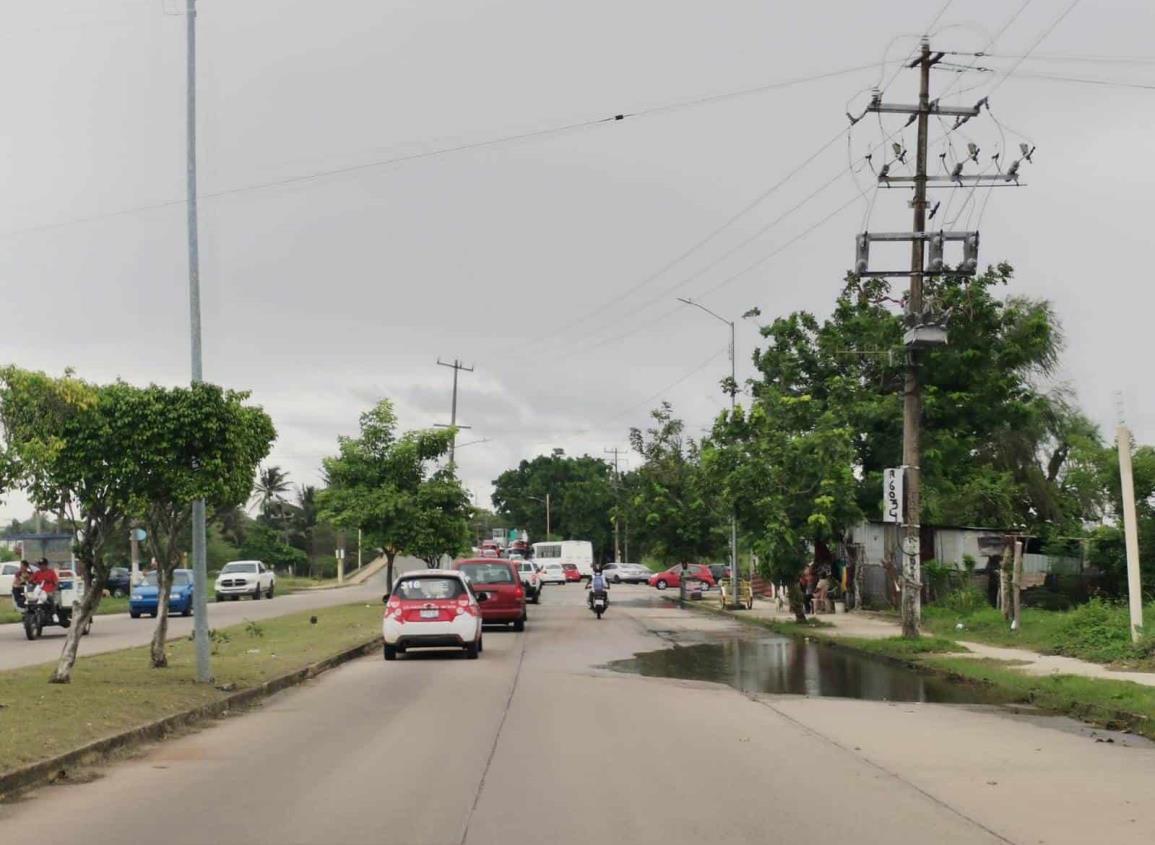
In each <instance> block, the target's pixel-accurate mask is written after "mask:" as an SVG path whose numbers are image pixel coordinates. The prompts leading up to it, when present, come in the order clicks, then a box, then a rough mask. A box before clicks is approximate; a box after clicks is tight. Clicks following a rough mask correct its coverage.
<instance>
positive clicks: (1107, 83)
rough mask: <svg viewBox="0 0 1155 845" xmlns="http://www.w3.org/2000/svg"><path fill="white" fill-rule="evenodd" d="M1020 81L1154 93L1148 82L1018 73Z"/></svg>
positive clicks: (1154, 85) (1152, 86) (1153, 86)
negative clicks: (1127, 89)
mask: <svg viewBox="0 0 1155 845" xmlns="http://www.w3.org/2000/svg"><path fill="white" fill-rule="evenodd" d="M1015 75H1016V76H1017V77H1019V78H1020V79H1027V78H1029V79H1048V80H1051V81H1053V82H1074V83H1077V84H1079V85H1102V86H1104V87H1107V88H1133V89H1139V90H1143V91H1155V84H1152V83H1149V82H1127V81H1125V80H1121V79H1087V78H1083V77H1077V76H1060V75H1058V74H1053V73H1032V72H1031V71H1018V72H1017V73H1016V74H1015Z"/></svg>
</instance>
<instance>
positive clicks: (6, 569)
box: [0, 560, 20, 596]
mask: <svg viewBox="0 0 1155 845" xmlns="http://www.w3.org/2000/svg"><path fill="white" fill-rule="evenodd" d="M19 571H20V562H19V561H16V560H13V561H8V562H6V563H0V596H10V595H12V583H13V582H14V581H15V580H16V573H17V572H19Z"/></svg>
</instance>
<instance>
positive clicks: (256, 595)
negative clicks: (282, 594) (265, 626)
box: [253, 584, 261, 601]
mask: <svg viewBox="0 0 1155 845" xmlns="http://www.w3.org/2000/svg"><path fill="white" fill-rule="evenodd" d="M260 600H261V585H260V584H257V589H256V591H255V592H254V593H253V601H260Z"/></svg>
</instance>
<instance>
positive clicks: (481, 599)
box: [477, 593, 489, 604]
mask: <svg viewBox="0 0 1155 845" xmlns="http://www.w3.org/2000/svg"><path fill="white" fill-rule="evenodd" d="M487 601H489V593H478V594H477V603H478V604H485V603H486V602H487Z"/></svg>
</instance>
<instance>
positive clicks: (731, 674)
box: [609, 637, 992, 704]
mask: <svg viewBox="0 0 1155 845" xmlns="http://www.w3.org/2000/svg"><path fill="white" fill-rule="evenodd" d="M609 668H610V669H613V670H615V671H618V672H627V673H632V674H637V675H646V676H649V677H658V678H678V679H681V680H691V681H712V682H714V683H721V684H729V685H730V686H732V687H734V688H735V689H738V690H741V691H742V692H753V693H778V694H788V695H811V696H828V697H836V698H860V699H867V700H870V701H926V702H935V703H945V704H989V703H992V701H991V699H990V698H988V697H986V696H984V695H983V694H982V692H981V691H980V690H978V689H976V688H974V687H971V686H967V685H965V684H958V683H952V682H951V681H948V680H945V679H942V678H936V677H933V676H926V675H920V674H919V673H917V672H915V671H913V670H911V669H906V668H904V667H901V666H895V665H892V664H890V663H887V662H884V661H882V660H877V659H874V658H872V657H869V656H867V655H862V654H856V653H854V652H851V651H849V650H846V649H840V648H832V647H830V646H827V645H823V644H821V643H817V642H813V641H809V640H799V639H793V638H790V637H757V638H740V637H734V638H729V639H726V640H723V641H720V642H706V643H700V644H695V645H685V646H680V645H679V646H675V647H674V648H668V649H663V650H661V651H649V652H642V653H640V654H636V655H634V657H632V658H630V659H628V660H618V661H615V662H614V663H611V664H610V665H609Z"/></svg>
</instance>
